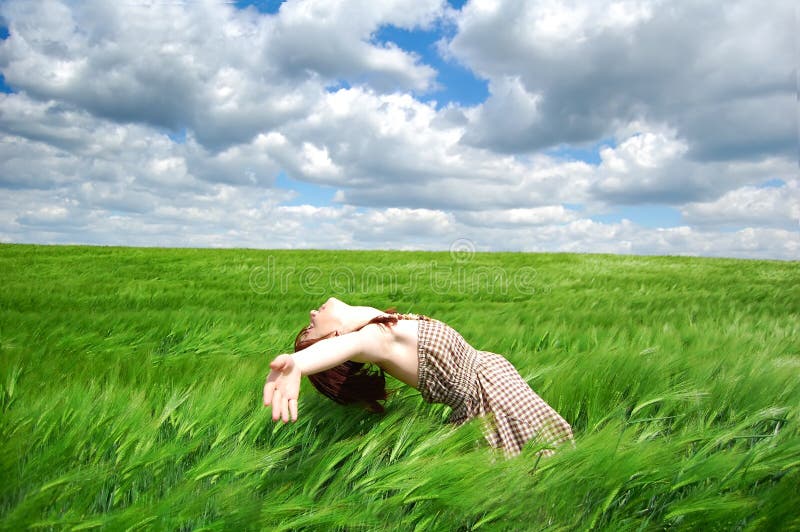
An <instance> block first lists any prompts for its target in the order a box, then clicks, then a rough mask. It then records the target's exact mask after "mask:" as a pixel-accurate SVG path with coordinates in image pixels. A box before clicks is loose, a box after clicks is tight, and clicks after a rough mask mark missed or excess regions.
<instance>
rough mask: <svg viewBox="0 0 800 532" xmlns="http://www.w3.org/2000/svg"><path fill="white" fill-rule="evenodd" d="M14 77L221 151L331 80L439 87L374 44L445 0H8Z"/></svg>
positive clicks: (5, 50)
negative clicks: (258, 6)
mask: <svg viewBox="0 0 800 532" xmlns="http://www.w3.org/2000/svg"><path fill="white" fill-rule="evenodd" d="M0 9H1V10H2V11H0V14H2V16H3V18H4V19H5V20H8V21H9V28H10V33H11V38H9V39H6V40H5V41H3V42H2V44H0V66H2V68H3V73H4V76H5V78H6V81H7V82H8V83H10V84H12V85H13V86H14V87H16V88H18V89H20V90H23V91H25V92H26V93H27V94H28V95H30V96H31V97H33V98H35V99H39V100H42V101H49V100H58V101H60V102H64V103H68V104H70V105H72V106H75V107H77V108H80V109H83V110H86V111H87V112H89V113H90V114H92V115H94V116H97V117H101V118H105V119H108V120H111V121H114V122H117V123H140V124H147V125H151V126H157V127H161V128H164V129H166V130H170V131H178V130H180V129H182V128H189V129H191V130H192V131H193V132H194V133H195V136H196V138H197V140H198V142H199V143H200V144H202V145H203V146H204V147H206V148H209V149H218V148H224V147H227V146H230V145H232V144H235V143H239V142H246V141H248V140H249V139H250V138H252V136H254V135H255V134H256V133H257V132H259V131H262V130H269V129H271V128H274V127H276V126H278V125H280V124H283V123H285V122H287V121H289V120H292V119H293V118H298V117H302V116H303V115H304V113H305V110H306V109H307V108H308V107H310V106H311V105H313V102H314V101H315V100H316V99H317V98H318V97H319V96H320V94H321V93H323V92H324V87H325V85H327V84H331V83H334V84H335V83H337V82H338V81H340V80H344V79H356V80H359V81H360V82H363V83H367V84H369V85H370V86H372V87H374V88H376V89H378V90H389V91H391V90H395V89H401V90H405V89H416V90H423V91H424V90H426V89H428V88H430V87H431V84H432V80H433V77H434V75H435V72H434V71H433V69H432V68H431V67H429V66H427V65H424V64H421V63H420V61H419V58H418V57H416V56H415V55H414V54H411V53H408V52H405V51H403V50H401V49H400V48H398V47H397V46H391V45H381V44H376V43H372V42H371V41H370V39H371V35H372V33H373V32H374V31H376V30H377V29H378V28H379V27H380V26H381V25H386V24H393V25H398V26H401V27H409V28H413V27H416V26H424V25H426V24H429V23H430V22H431V21H432V20H433V19H434V18H435V17H436V16H437V14H438V13H439V12H440V11H441V9H442V8H441V1H439V0H436V1H428V2H402V1H398V2H323V1H316V2H315V1H308V2H289V3H286V4H284V5H282V6H281V10H280V12H279V13H278V14H277V15H274V16H266V15H261V14H259V13H258V12H256V11H255V10H254V9H249V10H236V9H235V8H234V7H233V6H232V5H230V4H228V3H223V2H218V1H205V2H192V3H179V2H156V3H152V4H147V3H143V2H119V3H114V4H109V3H108V2H103V1H100V0H97V1H90V2H81V3H78V4H72V5H70V6H69V7H68V6H67V5H65V4H62V3H61V2H58V1H55V0H50V1H47V2H27V1H17V2H5V3H3V5H2V6H0Z"/></svg>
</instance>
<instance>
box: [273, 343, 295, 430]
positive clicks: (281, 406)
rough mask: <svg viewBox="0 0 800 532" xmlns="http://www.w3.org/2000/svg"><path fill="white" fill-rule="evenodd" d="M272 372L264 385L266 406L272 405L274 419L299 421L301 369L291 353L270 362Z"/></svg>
mask: <svg viewBox="0 0 800 532" xmlns="http://www.w3.org/2000/svg"><path fill="white" fill-rule="evenodd" d="M269 367H270V372H269V376H268V377H267V383H266V384H265V385H264V406H270V405H272V421H278V418H281V420H283V422H284V423H286V422H288V421H289V419H290V418H291V420H292V421H297V395H298V393H299V392H300V377H301V373H300V369H299V368H298V367H297V365H296V364H295V363H294V358H292V356H291V355H280V356H278V357H276V358H275V360H273V361H272V362H270V364H269Z"/></svg>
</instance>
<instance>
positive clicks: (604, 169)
mask: <svg viewBox="0 0 800 532" xmlns="http://www.w3.org/2000/svg"><path fill="white" fill-rule="evenodd" d="M784 4H785V3H779V4H776V8H775V10H772V11H770V10H764V9H762V8H760V7H758V6H754V5H753V4H751V3H748V2H734V3H733V4H731V5H729V6H726V7H725V8H720V7H718V6H711V5H710V4H703V3H700V2H685V3H681V4H680V5H672V4H668V3H666V2H662V1H657V0H652V1H646V0H622V1H621V0H617V1H613V2H612V1H610V0H609V1H608V2H605V1H603V2H551V1H548V0H537V1H535V2H504V1H503V0H496V1H494V2H486V1H478V0H474V1H472V2H470V3H468V4H467V5H466V6H465V7H464V8H463V9H461V10H458V11H457V10H454V9H451V8H448V7H446V5H445V3H444V2H443V1H439V0H437V1H433V0H431V1H425V2H418V1H407V0H406V1H403V0H396V1H391V2H367V1H366V0H337V1H322V0H319V1H317V0H290V1H287V2H284V3H283V4H281V7H280V9H279V11H278V12H277V13H275V14H263V13H259V12H258V11H256V10H255V9H254V8H248V9H235V8H234V6H233V5H231V4H229V3H224V2H218V1H211V0H209V1H201V2H191V3H186V2H152V3H147V2H122V3H109V2H100V1H92V2H82V3H77V4H76V3H68V2H60V1H58V0H47V1H44V2H28V1H25V0H8V1H6V2H3V3H0V17H1V19H2V20H3V21H4V24H6V25H7V26H8V28H9V37H8V38H7V39H4V40H2V41H0V70H2V73H3V76H4V79H5V80H6V83H7V84H8V85H10V86H11V87H12V88H13V89H14V91H15V92H14V93H13V94H0V189H2V193H0V241H3V242H49V243H94V244H129V245H168V246H244V247H258V248H264V247H274V248H303V247H314V248H354V249H365V248H366V249H370V248H400V249H447V248H448V246H449V245H450V244H451V243H453V242H458V241H460V239H469V240H471V241H472V242H473V243H474V244H475V247H476V248H477V249H482V250H491V249H504V250H524V251H581V252H583V251H604V252H612V253H645V254H650V253H666V254H695V255H696V254H702V255H723V256H724V255H729V256H747V257H767V258H796V257H797V256H798V249H799V248H798V235H799V234H800V233H798V231H797V228H798V226H797V223H795V221H796V220H797V218H798V212H797V208H798V207H797V205H798V204H799V203H800V201H798V198H797V195H798V184H797V179H796V168H797V166H796V161H795V160H793V159H792V158H791V157H788V156H787V155H786V153H787V149H786V144H787V138H786V122H787V117H790V118H791V117H792V116H793V113H788V112H785V111H784V109H783V105H784V101H785V100H786V98H787V94H788V93H787V90H786V75H787V72H788V71H787V68H786V65H787V64H791V62H790V61H789V62H788V63H785V62H784V59H785V58H787V57H789V56H788V55H786V54H787V52H786V50H785V49H784V48H783V45H784V44H785V42H784V41H786V40H787V39H788V37H787V31H788V33H789V34H790V33H791V30H787V28H786V27H785V26H786V23H785V20H782V19H780V13H782V11H785V10H786V6H785V5H784ZM776 17H777V18H776ZM748 18H749V19H752V20H751V23H749V24H748ZM788 18H791V17H788ZM448 23H452V24H453V25H452V27H450V29H451V30H452V32H453V33H452V35H450V34H447V35H448V37H447V38H446V39H445V38H443V40H442V41H441V42H440V44H439V47H440V50H441V51H442V52H443V53H445V54H447V56H448V59H449V60H452V61H459V62H461V63H462V65H465V66H466V67H468V68H470V69H472V71H473V72H474V73H475V74H476V75H477V76H480V77H483V78H485V79H486V80H488V82H489V88H490V96H489V99H488V100H487V101H485V102H483V103H481V104H478V105H473V106H463V105H460V104H458V103H457V102H450V103H445V104H442V105H439V104H437V103H435V102H431V101H426V100H425V98H424V96H425V93H426V91H430V90H431V89H432V88H434V86H435V84H436V82H437V81H436V77H437V72H436V71H435V70H434V69H433V68H432V67H431V66H430V65H426V64H425V63H424V61H423V59H422V58H421V57H420V56H418V55H417V54H415V53H414V52H412V51H408V50H404V49H402V48H401V47H399V46H398V45H397V44H393V43H384V42H379V41H378V39H377V37H376V35H378V33H379V31H380V29H381V28H382V27H384V26H387V25H388V26H395V27H398V28H402V29H407V30H415V29H421V30H423V31H439V30H440V29H441V27H444V26H446V25H447V24H448ZM437 28H438V29H437ZM748 32H749V33H748ZM442 35H444V34H442ZM665 43H669V45H665ZM789 49H790V48H789ZM689 59H691V60H689ZM787 61H788V60H787ZM790 96H791V97H794V96H793V93H792V94H791V95H790ZM791 125H792V128H793V127H794V123H793V122H792V124H791ZM794 135H795V132H794V129H792V134H791V139H792V141H793V139H794ZM581 143H589V145H595V144H597V143H599V144H602V145H603V146H604V147H603V148H601V149H600V150H599V153H597V159H598V160H596V161H590V160H581V158H580V157H575V156H572V155H570V153H571V152H572V151H573V148H578V149H580V148H581V147H584V148H585V147H586V145H584V144H581ZM553 146H557V147H559V150H553V151H548V150H543V149H542V148H545V147H553ZM590 151H591V149H590ZM792 153H793V152H792ZM281 173H285V174H286V176H288V177H289V178H291V179H292V180H294V181H295V182H301V183H302V184H303V187H310V188H314V187H315V186H319V187H325V189H326V190H330V191H331V192H335V194H334V196H333V201H332V202H330V203H331V204H322V205H320V204H313V205H312V204H310V203H312V202H311V201H309V199H308V198H306V197H304V196H302V194H301V193H300V192H298V191H296V190H291V189H289V188H284V187H285V186H287V185H280V184H279V183H280V180H279V179H278V176H279V175H280V174H281ZM767 181H771V183H773V184H774V183H782V184H781V185H780V186H779V187H767V188H762V187H761V185H762V184H763V183H764V182H767ZM290 182H291V181H290ZM318 203H319V202H318ZM322 203H328V202H322ZM649 203H660V204H662V205H663V204H666V205H670V206H672V207H674V208H675V209H676V216H677V215H680V216H681V217H682V220H681V223H682V224H684V225H681V226H680V227H661V228H647V227H643V226H642V225H641V224H640V223H638V221H637V220H625V219H623V220H621V221H618V222H606V223H601V222H598V221H597V220H593V219H592V217H593V216H595V215H596V214H598V213H607V212H610V211H613V210H614V209H615V208H618V207H620V206H623V205H642V204H649Z"/></svg>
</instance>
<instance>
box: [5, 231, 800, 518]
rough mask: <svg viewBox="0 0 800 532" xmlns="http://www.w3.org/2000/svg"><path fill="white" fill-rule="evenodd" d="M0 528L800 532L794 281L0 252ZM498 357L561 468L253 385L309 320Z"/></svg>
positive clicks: (148, 253) (470, 263)
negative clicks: (417, 326) (565, 430)
mask: <svg viewBox="0 0 800 532" xmlns="http://www.w3.org/2000/svg"><path fill="white" fill-rule="evenodd" d="M0 271H1V272H2V280H3V287H2V291H0V409H2V425H1V426H0V430H1V431H2V433H0V437H2V441H3V445H2V450H1V451H0V475H1V476H2V479H3V481H2V482H0V528H3V529H24V528H28V527H33V528H35V529H50V528H53V529H92V528H99V529H108V530H118V529H126V528H134V529H135V528H157V529H174V530H200V529H205V530H208V529H239V528H251V529H270V530H297V529H340V530H345V529H346V530H354V529H364V530H372V529H376V528H378V529H388V530H414V529H417V530H457V529H463V530H471V529H489V530H495V529H501V530H502V529H557V530H560V529H574V528H588V527H595V528H600V529H609V530H634V529H635V530H639V529H661V528H665V527H666V528H672V527H676V528H696V529H725V530H727V529H754V530H761V529H763V530H771V529H775V528H784V529H792V528H800V518H799V517H798V515H800V514H798V512H797V511H796V507H797V502H798V499H797V493H798V488H800V437H798V436H799V434H798V407H799V406H800V340H798V338H800V265H799V264H798V263H797V262H770V261H744V260H725V259H693V258H680V257H621V256H602V255H570V254H522V253H491V254H489V253H486V254H484V253H478V254H475V255H471V256H470V255H467V256H459V257H451V256H450V254H448V253H422V252H386V251H374V252H355V251H352V252H349V251H348V252H344V251H247V250H192V249H181V250H177V249H170V250H165V249H135V248H93V247H45V246H20V245H3V246H0ZM327 295H336V296H338V297H340V298H341V299H344V300H345V301H348V302H350V303H352V304H368V305H372V306H377V307H389V306H396V307H397V308H398V309H399V310H401V311H404V312H419V313H424V314H427V315H431V316H434V317H437V318H439V319H442V320H443V321H446V322H447V323H449V324H451V325H452V326H454V327H455V328H456V329H457V330H459V331H460V332H461V333H462V334H463V335H464V336H465V338H466V339H467V340H468V341H469V342H471V343H472V344H473V345H475V346H476V347H478V348H480V349H485V350H488V351H494V352H498V353H502V354H504V355H505V356H506V357H507V358H509V359H510V360H511V361H512V362H513V363H514V364H515V365H516V366H517V367H518V368H519V370H520V372H521V374H522V375H523V376H524V377H525V378H526V379H527V380H528V382H530V384H531V385H532V386H533V388H534V389H535V390H536V391H537V392H538V393H539V394H540V395H542V397H544V398H545V399H546V400H547V401H548V402H549V403H550V404H551V405H552V406H554V407H555V408H556V409H557V410H558V411H559V412H560V413H561V414H562V415H563V416H564V417H565V418H566V419H567V420H568V421H570V423H572V425H573V428H574V430H575V434H576V445H575V447H574V448H564V449H563V450H562V451H561V452H559V453H558V454H557V455H556V456H554V457H552V458H545V459H541V460H539V459H537V457H536V447H535V445H530V446H529V447H528V448H527V449H526V450H525V452H524V453H523V455H522V456H520V457H518V458H515V459H511V460H505V459H503V458H502V455H500V454H498V453H496V452H494V451H492V450H491V449H489V448H487V446H486V444H485V443H484V441H483V439H482V437H481V433H480V426H479V424H478V423H477V422H473V423H469V424H467V425H465V426H463V427H460V428H457V429H456V428H453V427H450V426H448V425H447V424H445V422H444V420H445V419H446V417H447V413H448V412H447V409H446V408H445V407H442V406H440V405H428V404H425V403H424V402H423V401H422V400H421V399H420V397H419V394H418V393H417V392H416V391H414V390H410V389H408V388H402V387H401V386H400V385H399V383H397V382H396V381H392V385H393V386H394V387H396V388H397V391H396V392H395V393H394V394H393V395H392V396H391V397H390V399H389V400H388V401H387V405H386V406H387V413H386V414H385V415H383V416H375V415H371V414H369V413H366V412H363V411H360V410H358V409H353V408H342V407H339V406H338V405H335V404H333V403H331V402H329V401H327V400H326V399H324V398H323V397H321V396H319V395H317V394H316V393H314V391H313V389H312V388H311V387H310V386H309V385H308V383H307V382H306V383H304V387H303V391H302V397H301V400H300V419H299V420H298V422H297V423H295V424H292V425H287V426H282V425H280V424H278V425H275V424H273V423H272V422H271V419H270V416H269V411H268V410H267V409H265V408H263V407H262V406H261V388H262V386H263V382H264V378H265V376H266V373H267V363H268V361H269V360H270V359H271V358H272V357H273V356H275V355H276V354H279V353H281V352H288V351H290V350H291V343H292V339H293V338H294V335H295V334H296V332H297V331H298V330H299V329H300V327H301V326H302V325H303V324H304V323H305V321H306V320H307V315H308V314H307V312H308V309H310V308H313V307H316V306H318V305H319V304H320V302H321V301H322V300H323V299H324V296H327Z"/></svg>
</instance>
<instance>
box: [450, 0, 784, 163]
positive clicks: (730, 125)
mask: <svg viewBox="0 0 800 532" xmlns="http://www.w3.org/2000/svg"><path fill="white" fill-rule="evenodd" d="M616 5H617V7H619V4H616ZM625 5H626V7H627V11H626V12H618V13H616V15H615V12H614V5H612V4H611V3H609V2H598V3H592V4H590V3H579V4H576V5H575V6H572V7H568V6H567V5H566V4H552V3H545V2H536V1H531V2H514V1H509V2H500V3H499V4H498V7H497V8H496V9H493V10H490V11H487V10H482V9H481V8H480V7H479V6H478V5H473V6H468V7H467V8H466V9H464V10H463V11H462V12H461V14H460V16H459V18H458V19H457V21H458V24H459V30H460V31H459V32H458V33H457V34H456V35H455V37H454V38H453V39H452V41H451V42H450V45H449V51H450V53H452V54H453V55H454V56H455V57H457V58H458V59H459V60H460V61H462V62H464V63H465V64H466V65H468V66H470V67H471V68H473V69H474V70H476V71H477V72H478V73H479V74H480V75H482V76H484V77H486V78H488V79H489V80H490V88H491V91H492V94H491V96H490V98H489V101H488V102H487V103H486V105H485V106H484V107H483V109H481V111H480V113H478V115H477V117H476V119H475V120H474V122H473V124H472V126H471V127H470V129H469V130H468V131H467V133H466V134H465V136H464V140H465V142H469V143H471V144H475V145H479V146H483V147H487V148H490V149H493V150H499V151H504V152H509V153H520V152H531V151H535V150H538V149H542V148H546V147H550V146H555V145H558V144H561V143H580V142H586V141H599V140H602V139H603V138H606V137H608V136H610V135H612V134H613V132H614V129H615V128H616V127H617V125H618V124H620V123H627V122H630V121H633V120H644V121H649V122H656V123H666V124H669V125H671V126H673V127H675V128H677V130H678V134H679V136H681V137H683V138H686V139H687V140H689V141H690V144H691V145H690V151H689V153H688V156H689V157H691V158H694V159H697V160H721V159H743V158H746V159H750V158H757V157H764V156H774V155H784V156H786V155H788V154H789V150H791V149H792V148H793V146H794V144H793V142H794V136H795V135H794V134H793V133H792V126H793V121H792V120H791V116H790V115H789V114H788V113H787V111H788V105H790V102H791V99H792V98H794V95H795V86H794V81H793V80H792V76H791V73H792V69H793V68H794V67H793V59H792V55H791V54H792V49H793V46H794V43H793V42H792V41H793V39H792V37H791V35H793V34H794V28H793V22H792V21H793V4H792V3H791V2H788V1H781V2H774V3H771V4H770V8H769V9H764V7H763V5H762V4H761V3H759V2H748V1H740V2H729V3H727V4H725V6H721V5H720V4H718V3H714V2H706V1H693V2H680V3H677V4H675V3H656V2H649V1H645V0H641V1H636V2H628V3H626V4H625ZM509 76H511V77H512V78H513V79H515V80H518V82H519V90H516V91H515V90H509V88H508V87H509V82H508V81H507V78H508V77H509ZM525 95H527V96H528V97H529V98H532V97H536V98H537V103H536V105H535V112H534V111H528V110H527V109H525V108H524V107H520V105H519V100H520V98H521V97H524V96H525ZM515 109H516V110H517V112H518V113H522V114H523V116H518V115H516V116H515V115H514V110H515ZM509 123H510V124H509Z"/></svg>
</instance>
